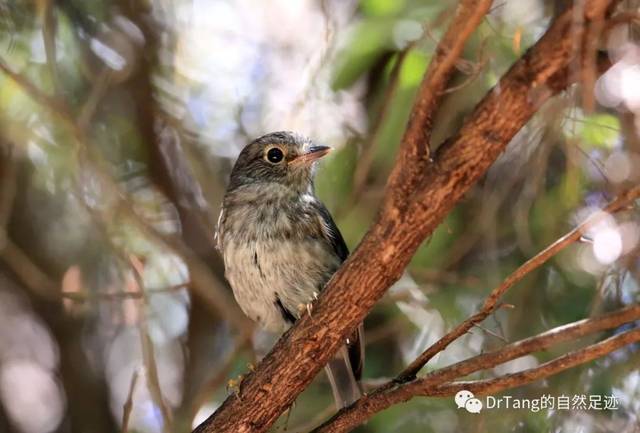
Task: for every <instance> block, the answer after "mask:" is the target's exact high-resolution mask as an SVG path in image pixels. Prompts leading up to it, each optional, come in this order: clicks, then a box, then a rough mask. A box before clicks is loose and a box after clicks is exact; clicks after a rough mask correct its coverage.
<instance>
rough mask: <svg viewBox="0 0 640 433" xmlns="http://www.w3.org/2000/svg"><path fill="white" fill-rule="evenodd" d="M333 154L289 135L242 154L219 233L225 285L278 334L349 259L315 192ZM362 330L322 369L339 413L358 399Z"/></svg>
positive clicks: (261, 141)
mask: <svg viewBox="0 0 640 433" xmlns="http://www.w3.org/2000/svg"><path fill="white" fill-rule="evenodd" d="M330 150H331V148H330V147H328V146H323V145H318V144H315V143H314V142H313V141H312V140H310V139H309V138H307V137H305V136H303V135H300V134H297V133H294V132H290V131H279V132H272V133H269V134H266V135H263V136H261V137H259V138H257V139H255V140H253V141H252V142H250V143H249V144H247V145H246V146H245V147H244V148H243V149H242V151H241V152H240V154H239V156H238V158H237V160H236V162H235V164H234V166H233V169H232V170H231V175H230V179H229V183H228V186H227V190H226V193H225V195H224V198H223V201H222V209H221V212H220V216H219V218H218V225H217V230H216V236H215V238H216V245H217V247H218V249H219V250H220V252H221V254H222V257H223V259H224V268H225V277H226V279H227V280H228V282H229V283H230V286H231V288H232V291H233V294H234V297H235V299H236V301H237V303H238V305H239V306H240V308H241V309H242V311H243V312H244V313H245V314H246V315H247V316H248V317H249V318H250V319H251V320H253V321H255V322H257V323H259V324H260V325H261V326H262V327H263V328H265V329H266V330H268V331H271V332H274V333H283V332H285V331H286V330H287V329H289V328H290V327H291V326H292V325H293V324H294V323H295V322H296V321H297V320H298V319H299V318H300V317H301V316H302V314H305V313H306V312H308V313H309V314H311V310H310V306H311V305H312V302H313V301H314V300H315V299H316V298H317V296H318V295H319V293H320V292H321V291H322V290H323V288H324V287H325V285H326V283H327V282H328V281H329V279H330V278H331V277H332V276H333V274H334V273H335V272H336V270H337V269H338V268H339V267H340V265H341V264H342V262H344V260H346V258H347V256H348V255H349V250H348V248H347V245H346V243H345V241H344V239H343V237H342V234H341V233H340V230H339V229H338V227H337V226H336V223H335V222H334V220H333V218H332V217H331V214H330V213H329V211H328V210H327V208H326V207H325V205H324V204H323V203H322V202H321V201H320V200H319V199H318V197H317V196H316V194H315V190H314V177H315V172H316V165H317V164H316V163H317V161H318V160H319V159H320V158H322V157H324V156H325V155H327V154H328V153H329V151H330ZM363 334H364V330H363V325H362V324H360V325H359V326H358V328H357V329H356V330H355V331H354V332H353V334H352V335H351V336H350V337H349V338H348V339H346V340H345V344H344V345H343V346H342V347H341V348H340V350H339V351H338V352H337V354H336V355H335V356H334V357H333V358H332V359H331V360H330V361H329V362H328V364H327V365H326V366H325V371H326V373H327V376H328V379H329V383H330V385H331V388H332V392H333V397H334V400H335V403H336V407H337V409H341V408H343V407H346V406H348V405H350V404H352V403H353V402H355V401H356V400H357V399H358V398H360V396H361V395H362V388H361V383H360V381H361V378H362V370H363V366H364V336H363Z"/></svg>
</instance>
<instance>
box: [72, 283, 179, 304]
mask: <svg viewBox="0 0 640 433" xmlns="http://www.w3.org/2000/svg"><path fill="white" fill-rule="evenodd" d="M190 285H191V283H188V282H187V283H181V284H176V285H173V286H169V287H163V288H160V289H150V290H147V291H146V292H145V293H142V292H97V293H90V294H84V293H73V292H62V295H61V296H62V297H63V298H64V299H69V300H71V301H74V302H79V303H81V302H87V301H89V300H91V299H99V300H107V301H115V300H125V299H143V298H145V297H147V296H153V295H159V294H164V293H173V292H177V291H179V290H182V289H187V288H189V286H190Z"/></svg>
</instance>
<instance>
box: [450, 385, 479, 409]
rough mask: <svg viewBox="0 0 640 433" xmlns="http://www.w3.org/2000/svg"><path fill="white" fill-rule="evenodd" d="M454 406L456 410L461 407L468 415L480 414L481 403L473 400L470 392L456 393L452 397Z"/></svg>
mask: <svg viewBox="0 0 640 433" xmlns="http://www.w3.org/2000/svg"><path fill="white" fill-rule="evenodd" d="M454 400H455V402H456V405H457V406H458V409H460V408H461V407H463V408H465V409H466V410H467V412H470V413H480V411H481V410H482V402H481V401H480V400H478V399H477V398H475V396H474V395H473V393H472V392H471V391H467V390H466V389H463V390H462V391H458V393H457V394H456V396H455V397H454Z"/></svg>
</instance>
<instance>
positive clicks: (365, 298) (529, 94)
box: [195, 0, 615, 433]
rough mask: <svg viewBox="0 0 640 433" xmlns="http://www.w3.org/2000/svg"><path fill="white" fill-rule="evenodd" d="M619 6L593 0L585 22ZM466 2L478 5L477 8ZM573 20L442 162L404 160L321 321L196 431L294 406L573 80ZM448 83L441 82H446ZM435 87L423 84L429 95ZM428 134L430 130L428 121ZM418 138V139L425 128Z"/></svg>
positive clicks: (290, 337) (264, 423)
mask: <svg viewBox="0 0 640 433" xmlns="http://www.w3.org/2000/svg"><path fill="white" fill-rule="evenodd" d="M614 3H615V1H613V0H609V1H608V0H591V1H587V2H586V3H585V5H584V9H583V10H584V16H585V20H586V21H589V20H590V19H591V18H592V17H593V16H597V15H598V13H599V11H601V10H606V9H607V8H608V7H610V6H611V5H612V4H614ZM462 4H466V5H467V7H474V6H475V5H476V4H477V2H462ZM573 14H574V11H573V10H571V9H570V10H568V11H566V12H565V13H563V14H561V15H560V16H558V18H557V19H556V20H555V21H554V22H553V24H552V25H551V27H550V28H549V30H548V31H547V32H546V34H545V35H544V36H543V37H542V39H540V40H539V41H538V42H537V43H536V44H535V45H534V46H533V47H532V48H531V49H529V50H528V51H527V53H526V54H525V55H524V56H523V57H522V58H521V59H520V60H518V61H517V62H516V63H515V64H514V65H513V67H512V68H511V69H510V70H509V71H508V72H507V73H506V74H505V75H504V76H503V77H502V79H501V80H500V81H499V83H498V84H497V85H496V86H495V87H494V89H492V90H491V91H490V92H489V93H488V94H487V95H486V96H485V98H484V99H483V100H482V101H481V102H480V103H479V104H478V106H477V107H476V109H475V110H474V112H473V113H472V115H471V116H470V117H469V119H468V120H467V121H466V122H465V124H464V126H463V127H462V129H461V130H460V132H459V133H458V134H457V135H456V136H455V137H453V138H452V139H450V140H448V141H447V142H446V143H445V144H443V145H442V146H440V147H439V148H438V151H437V152H436V153H435V155H433V156H432V159H433V161H431V159H428V158H427V159H426V160H425V159H424V158H418V159H411V158H404V157H400V158H399V159H398V161H397V166H396V168H395V169H394V170H393V173H400V175H398V176H401V180H400V181H399V184H400V185H402V187H400V186H396V182H395V181H394V178H392V179H390V183H389V185H388V188H387V191H386V195H385V199H384V201H383V205H382V209H381V211H380V212H379V214H378V217H377V218H376V221H375V223H374V225H373V226H372V228H371V229H370V230H369V231H368V233H367V234H366V235H365V237H364V239H363V240H362V242H361V243H360V245H359V246H358V248H357V249H356V250H355V251H354V253H353V254H352V255H351V256H350V257H349V259H348V260H347V261H346V262H345V263H344V265H343V266H342V268H341V269H340V270H339V271H338V272H337V273H336V275H335V276H334V277H333V278H332V280H331V281H330V282H329V284H328V285H327V287H326V289H325V290H324V292H323V294H322V296H321V297H320V299H319V301H318V302H317V304H316V305H315V306H314V310H313V314H312V315H311V316H305V317H303V318H302V319H301V320H300V321H299V322H298V323H297V325H296V326H295V327H294V328H292V329H291V330H290V331H289V332H288V333H287V334H285V335H284V336H283V338H281V339H280V340H279V341H278V343H277V344H276V346H275V347H274V348H273V350H272V351H271V352H270V353H269V354H268V355H267V356H266V357H265V358H264V359H263V361H262V362H261V364H260V365H259V366H258V368H257V369H256V372H255V373H253V374H251V375H249V376H248V377H247V378H246V379H245V380H244V381H243V382H242V384H241V387H240V390H239V392H238V394H237V395H233V396H231V397H229V398H228V399H227V400H226V401H225V402H224V404H223V405H222V406H221V407H220V408H219V409H218V410H217V411H216V413H214V414H213V415H212V416H211V417H210V418H209V419H208V420H206V421H205V422H204V423H203V424H202V425H201V426H199V427H198V428H197V429H196V430H195V432H197V433H204V432H216V433H220V432H240V433H243V432H263V431H266V430H267V429H268V428H269V426H271V425H272V424H273V423H274V422H275V421H276V419H277V418H278V416H279V415H280V414H281V413H282V412H283V411H284V410H285V409H286V408H287V407H289V406H290V405H291V403H292V402H293V401H294V399H295V397H296V396H297V395H298V394H299V393H300V392H301V391H302V390H303V389H304V387H305V386H307V385H308V384H309V383H310V382H311V380H312V379H313V378H314V376H315V375H316V374H317V373H318V371H319V370H320V369H321V368H322V366H323V365H324V364H325V363H326V362H327V361H328V360H329V358H330V357H331V356H332V354H333V353H334V352H335V351H336V350H337V348H338V346H340V345H341V344H342V342H343V339H344V338H345V337H346V336H347V335H348V334H349V333H350V332H351V331H352V330H353V329H355V327H356V326H357V324H358V323H360V322H361V321H362V319H363V318H364V316H365V315H366V314H367V312H368V311H369V310H370V309H371V308H372V307H373V305H374V304H375V303H376V301H378V300H379V299H380V298H381V297H382V295H383V294H384V293H385V291H386V290H387V289H388V287H389V286H391V284H393V283H394V282H395V281H397V280H398V278H399V277H400V275H401V273H402V271H403V270H404V268H405V267H406V265H407V264H408V262H409V260H410V259H411V256H412V255H413V253H414V252H415V251H416V249H417V248H418V246H419V245H420V244H421V243H422V241H423V240H424V239H425V238H426V237H427V236H429V235H430V234H431V233H432V232H433V231H434V230H435V229H436V227H437V226H438V225H439V224H440V222H441V221H442V220H443V219H444V217H445V216H446V215H447V213H448V212H449V211H450V210H451V209H452V208H453V207H454V206H455V204H456V203H457V202H458V201H459V200H460V199H461V198H462V197H463V195H464V194H465V192H467V191H468V190H469V188H471V186H472V185H473V184H474V183H475V182H477V181H478V179H480V177H481V176H482V175H483V174H484V173H485V172H486V171H487V170H488V168H489V167H490V165H491V164H492V163H493V162H494V161H495V160H496V158H497V157H498V156H499V155H500V153H502V152H503V151H504V149H505V147H506V146H507V144H508V143H509V141H510V140H511V138H512V137H513V136H514V135H515V134H516V132H517V131H518V130H519V129H520V128H522V126H523V125H524V124H525V123H526V122H527V121H528V120H529V119H530V118H531V116H533V114H534V113H535V112H536V111H537V110H538V109H539V107H540V106H541V105H542V104H543V103H544V102H545V101H546V100H548V99H549V98H550V97H551V96H553V95H554V94H556V93H558V92H560V91H561V90H563V89H564V88H566V86H567V85H568V84H569V83H570V82H572V80H573V78H574V77H571V76H570V73H569V70H570V69H569V65H571V64H572V63H573V62H575V61H576V57H577V54H578V52H579V50H578V48H579V47H576V44H575V41H576V40H579V41H582V39H583V33H584V31H583V28H581V27H578V28H574V27H572V22H573ZM458 16H460V9H458ZM456 23H457V24H458V25H460V23H459V22H458V21H456V20H455V19H454V24H452V25H454V26H455V25H456ZM460 34H463V33H460ZM437 59H438V57H435V58H434V61H437ZM433 67H437V65H436V66H433ZM427 76H429V73H427ZM447 76H448V74H439V75H438V77H440V78H439V79H443V80H446V78H447ZM435 87H436V88H438V87H437V86H435ZM431 88H433V87H432V86H429V85H424V84H423V86H422V87H421V91H424V90H425V89H431ZM422 96H424V95H420V96H419V100H420V98H421V97H422ZM436 102H437V100H436ZM436 106H437V103H435V104H433V106H432V108H431V109H435V107H436ZM416 116H420V117H421V118H423V119H430V118H431V115H429V114H428V113H427V115H426V116H425V115H424V114H422V115H420V114H419V113H417V112H416V111H415V110H414V113H413V116H412V118H413V119H415V118H416ZM414 121H415V120H414ZM422 126H423V127H425V128H428V127H429V125H428V123H427V124H424V125H422ZM414 131H415V132H414V133H415V134H418V132H419V131H420V128H416V129H415V130H414ZM414 133H408V134H407V135H405V137H404V138H403V143H402V145H401V151H400V152H401V155H404V153H405V152H407V151H408V150H407V149H406V148H407V147H412V146H413V144H412V143H414V139H415V143H417V145H418V146H419V147H420V148H421V150H420V153H421V154H422V155H428V152H427V151H426V147H427V145H428V143H426V142H424V141H423V140H424V136H420V135H418V136H414V135H413V134H414ZM416 164H417V165H419V167H420V173H424V174H419V175H417V176H409V177H405V176H404V175H401V173H404V172H405V170H406V172H408V173H417V171H416V170H415V168H416Z"/></svg>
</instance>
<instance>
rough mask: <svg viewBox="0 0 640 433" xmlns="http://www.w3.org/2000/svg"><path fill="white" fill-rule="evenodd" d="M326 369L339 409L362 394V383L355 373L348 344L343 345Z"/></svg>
mask: <svg viewBox="0 0 640 433" xmlns="http://www.w3.org/2000/svg"><path fill="white" fill-rule="evenodd" d="M325 371H326V372H327V376H328V377H329V383H330V384H331V390H332V391H333V398H334V400H335V402H336V406H337V408H338V409H342V408H343V407H346V406H349V405H350V404H351V403H353V402H355V401H356V400H358V399H359V398H360V397H361V396H362V390H361V388H360V383H359V382H358V380H356V377H355V375H354V369H353V368H352V366H351V361H350V360H349V352H348V350H347V346H346V345H345V346H342V347H341V348H340V350H339V351H338V353H336V356H335V357H334V358H333V359H332V360H331V361H329V363H328V364H327V365H326V366H325Z"/></svg>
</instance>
